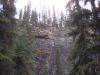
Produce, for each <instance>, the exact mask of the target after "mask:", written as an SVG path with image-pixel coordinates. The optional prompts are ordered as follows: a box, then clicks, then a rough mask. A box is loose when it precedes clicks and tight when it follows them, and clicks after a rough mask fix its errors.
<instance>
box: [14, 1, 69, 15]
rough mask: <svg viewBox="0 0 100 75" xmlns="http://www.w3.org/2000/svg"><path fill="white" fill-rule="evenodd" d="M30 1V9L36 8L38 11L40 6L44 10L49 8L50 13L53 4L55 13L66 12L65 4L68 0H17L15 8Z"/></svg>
mask: <svg viewBox="0 0 100 75" xmlns="http://www.w3.org/2000/svg"><path fill="white" fill-rule="evenodd" d="M28 1H31V5H32V9H35V8H36V9H37V11H38V12H41V11H42V8H45V10H48V9H50V11H51V13H52V10H53V5H54V8H55V11H56V13H58V14H59V13H60V12H61V11H62V12H64V13H65V12H66V9H65V6H66V3H67V2H68V0H17V1H16V8H17V10H19V9H23V8H24V6H25V5H26V4H27V3H28Z"/></svg>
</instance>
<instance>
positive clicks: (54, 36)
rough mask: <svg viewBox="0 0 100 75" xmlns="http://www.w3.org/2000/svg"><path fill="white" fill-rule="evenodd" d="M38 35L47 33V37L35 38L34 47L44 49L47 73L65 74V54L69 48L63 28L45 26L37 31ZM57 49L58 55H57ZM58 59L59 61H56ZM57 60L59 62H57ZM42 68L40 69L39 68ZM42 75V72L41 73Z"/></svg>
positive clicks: (52, 74) (68, 41) (50, 74)
mask: <svg viewBox="0 0 100 75" xmlns="http://www.w3.org/2000/svg"><path fill="white" fill-rule="evenodd" d="M38 34H39V35H41V36H43V35H48V37H49V38H48V39H45V38H42V39H41V38H36V49H37V50H46V51H47V52H48V53H49V54H48V58H46V60H45V61H47V63H46V68H45V69H47V71H48V75H58V74H57V72H58V71H59V69H60V75H67V56H68V53H69V48H70V45H69V44H70V43H71V42H70V40H69V39H68V38H67V37H66V36H65V34H66V31H65V29H64V28H56V27H47V28H46V29H44V30H43V29H42V31H40V32H39V33H38ZM57 50H59V56H58V57H57ZM58 60H59V61H58ZM58 62H59V63H58ZM58 65H60V67H59V66H58ZM41 70H42V69H41ZM41 75H42V74H41Z"/></svg>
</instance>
